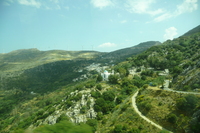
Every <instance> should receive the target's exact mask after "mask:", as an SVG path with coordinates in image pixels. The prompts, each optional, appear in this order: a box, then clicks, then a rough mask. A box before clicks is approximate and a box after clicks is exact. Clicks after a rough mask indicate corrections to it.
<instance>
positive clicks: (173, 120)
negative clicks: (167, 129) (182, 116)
mask: <svg viewBox="0 0 200 133" xmlns="http://www.w3.org/2000/svg"><path fill="white" fill-rule="evenodd" d="M167 121H168V122H170V123H172V124H174V123H176V121H177V116H176V115H175V114H173V113H172V114H169V115H168V116H167Z"/></svg>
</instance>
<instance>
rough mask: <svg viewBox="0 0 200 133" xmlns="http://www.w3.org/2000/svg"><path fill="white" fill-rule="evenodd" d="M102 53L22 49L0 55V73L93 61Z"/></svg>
mask: <svg viewBox="0 0 200 133" xmlns="http://www.w3.org/2000/svg"><path fill="white" fill-rule="evenodd" d="M101 54H103V53H100V52H96V51H64V50H50V51H39V50H38V49H22V50H16V51H12V52H10V53H7V54H1V55H0V72H14V71H21V70H26V69H29V68H33V67H36V66H39V65H43V64H46V63H50V62H56V61H61V60H80V59H94V58H96V57H98V56H99V55H101Z"/></svg>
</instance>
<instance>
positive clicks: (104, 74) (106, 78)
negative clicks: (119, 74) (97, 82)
mask: <svg viewBox="0 0 200 133" xmlns="http://www.w3.org/2000/svg"><path fill="white" fill-rule="evenodd" d="M111 74H112V75H113V74H114V70H113V71H112V73H109V72H108V71H107V70H105V71H104V72H103V73H101V76H102V78H103V81H108V77H109V75H111Z"/></svg>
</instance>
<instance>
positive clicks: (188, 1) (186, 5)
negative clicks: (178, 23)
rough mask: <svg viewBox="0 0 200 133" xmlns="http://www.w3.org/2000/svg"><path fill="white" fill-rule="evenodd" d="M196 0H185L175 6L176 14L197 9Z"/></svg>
mask: <svg viewBox="0 0 200 133" xmlns="http://www.w3.org/2000/svg"><path fill="white" fill-rule="evenodd" d="M197 2H198V0H185V1H184V2H183V3H182V4H180V5H178V6H177V10H176V15H180V14H183V13H185V12H192V11H194V10H197V8H198V4H197Z"/></svg>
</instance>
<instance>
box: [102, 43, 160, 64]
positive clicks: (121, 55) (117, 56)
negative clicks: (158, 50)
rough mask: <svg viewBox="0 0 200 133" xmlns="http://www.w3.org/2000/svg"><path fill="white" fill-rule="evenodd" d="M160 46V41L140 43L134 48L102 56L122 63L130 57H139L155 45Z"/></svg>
mask: <svg viewBox="0 0 200 133" xmlns="http://www.w3.org/2000/svg"><path fill="white" fill-rule="evenodd" d="M160 44H161V43H160V42H158V41H148V42H143V43H140V44H138V45H136V46H133V47H129V48H124V49H120V50H116V51H113V52H110V53H107V54H105V55H102V58H103V59H108V60H113V61H117V62H120V61H123V60H125V59H126V58H128V57H130V56H133V55H137V54H139V53H141V52H143V51H145V50H147V49H148V48H150V47H152V46H154V45H160Z"/></svg>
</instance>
